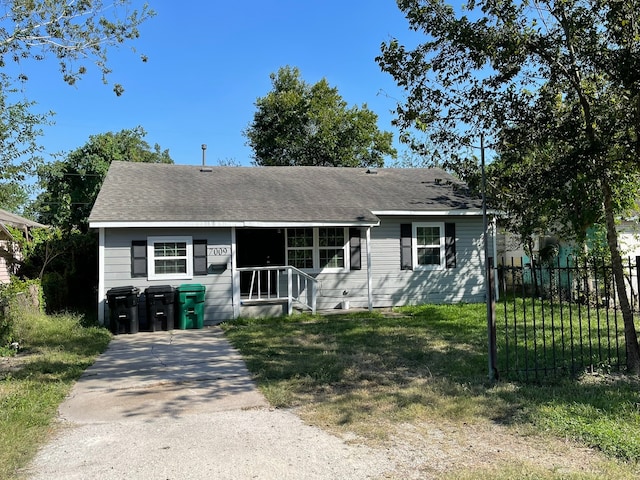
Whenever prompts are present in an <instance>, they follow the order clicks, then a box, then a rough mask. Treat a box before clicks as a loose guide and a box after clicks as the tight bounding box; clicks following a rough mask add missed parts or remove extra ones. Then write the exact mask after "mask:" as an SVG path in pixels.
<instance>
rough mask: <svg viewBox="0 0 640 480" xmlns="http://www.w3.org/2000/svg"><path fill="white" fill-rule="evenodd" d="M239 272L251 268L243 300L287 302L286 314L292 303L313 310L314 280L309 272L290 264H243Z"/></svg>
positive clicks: (255, 302)
mask: <svg viewBox="0 0 640 480" xmlns="http://www.w3.org/2000/svg"><path fill="white" fill-rule="evenodd" d="M238 271H239V272H240V274H241V275H242V272H251V286H250V287H249V297H248V298H245V300H244V303H252V304H259V303H278V302H282V303H284V302H285V301H286V303H287V312H288V315H291V314H292V313H293V305H294V304H297V305H299V306H301V307H302V308H305V309H308V310H311V312H312V313H316V301H317V291H318V288H317V285H318V281H317V280H316V279H315V278H313V277H312V276H311V275H308V274H306V273H304V272H303V271H301V270H298V269H297V268H295V267H292V266H290V265H287V266H280V267H243V268H238Z"/></svg>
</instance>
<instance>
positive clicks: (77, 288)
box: [18, 127, 173, 311]
mask: <svg viewBox="0 0 640 480" xmlns="http://www.w3.org/2000/svg"><path fill="white" fill-rule="evenodd" d="M145 135H146V132H145V131H144V129H143V128H142V127H136V128H134V129H130V130H127V129H125V130H121V131H120V132H117V133H112V132H108V133H103V134H99V135H92V136H90V137H89V140H88V141H87V143H86V144H85V145H84V146H82V147H79V148H77V149H76V150H74V151H72V152H71V153H69V154H67V155H66V157H65V158H64V159H62V160H57V161H55V162H53V163H50V164H47V165H43V166H42V167H40V169H39V170H38V176H39V184H40V187H41V188H42V189H43V191H42V192H41V193H40V195H38V198H37V199H36V201H35V202H34V204H33V205H32V206H31V210H32V211H33V212H34V213H35V215H36V217H37V218H38V219H39V221H41V222H42V223H44V224H47V225H50V226H52V228H50V229H46V231H45V232H40V236H39V237H38V238H37V240H38V241H36V242H33V244H32V246H31V248H28V249H25V252H26V253H27V255H25V259H24V262H23V265H22V268H21V269H20V270H19V272H18V273H19V275H21V276H25V277H28V278H33V277H34V276H38V277H40V278H41V279H42V287H43V291H44V294H45V298H46V299H47V308H48V309H49V310H59V309H80V310H83V311H93V310H95V288H97V278H98V270H97V269H98V261H97V256H96V255H97V251H98V245H97V238H96V235H95V233H94V232H91V231H89V225H88V217H89V213H90V212H91V208H92V206H93V203H94V201H95V199H96V197H97V195H98V192H99V190H100V187H101V186H102V182H103V180H104V176H105V175H106V174H107V170H108V169H109V165H111V162H112V161H114V160H119V161H131V162H150V163H173V160H172V159H171V157H170V156H169V151H168V150H162V149H161V148H160V146H159V145H157V144H156V145H154V146H153V148H152V147H151V146H150V145H149V144H148V143H147V142H146V141H145V140H144V137H145Z"/></svg>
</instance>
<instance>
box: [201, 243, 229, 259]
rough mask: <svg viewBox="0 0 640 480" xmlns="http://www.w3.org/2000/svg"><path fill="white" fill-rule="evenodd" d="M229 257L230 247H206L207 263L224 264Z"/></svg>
mask: <svg viewBox="0 0 640 480" xmlns="http://www.w3.org/2000/svg"><path fill="white" fill-rule="evenodd" d="M230 256H231V246H230V245H208V246H207V260H208V261H209V263H226V262H227V261H229V257H230Z"/></svg>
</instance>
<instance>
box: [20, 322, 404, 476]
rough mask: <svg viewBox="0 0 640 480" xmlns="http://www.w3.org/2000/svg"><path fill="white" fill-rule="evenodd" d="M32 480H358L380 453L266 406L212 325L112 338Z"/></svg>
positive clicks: (63, 411)
mask: <svg viewBox="0 0 640 480" xmlns="http://www.w3.org/2000/svg"><path fill="white" fill-rule="evenodd" d="M59 417H60V423H61V428H60V429H59V431H58V432H57V433H56V435H55V436H54V438H52V440H51V441H50V442H49V443H48V444H47V445H46V446H45V447H44V448H42V449H41V450H40V451H39V452H38V454H37V456H36V458H35V459H34V461H33V462H32V464H31V465H30V467H29V468H28V469H27V470H26V472H25V474H26V476H27V477H28V478H31V479H34V480H35V479H38V480H39V479H43V480H44V479H48V480H51V479H67V480H68V479H145V480H146V479H163V480H165V479H213V478H215V479H245V478H246V479H249V478H251V479H276V478H277V479H289V478H290V479H299V478H305V479H321V478H322V479H326V478H335V479H362V478H377V477H379V476H380V475H382V474H383V473H384V472H385V471H386V470H387V469H388V468H390V467H392V466H391V465H389V460H388V458H387V457H386V455H380V454H379V452H376V451H374V450H372V449H370V448H367V447H363V446H354V445H347V444H346V443H345V442H343V441H342V440H341V439H340V438H337V437H335V436H332V435H329V434H327V433H326V432H324V431H322V430H320V429H318V428H315V427H311V426H308V425H305V424H304V423H303V422H302V421H301V420H300V419H299V418H298V417H297V416H296V415H295V414H293V413H292V412H288V411H283V410H275V409H272V408H270V407H269V405H268V403H267V401H266V400H265V398H264V397H263V396H262V395H261V394H260V393H259V392H258V391H257V389H256V387H255V385H254V383H253V382H252V380H251V376H250V374H249V372H248V371H247V369H246V367H245V364H244V362H243V360H242V358H241V357H240V356H239V354H238V353H237V352H236V351H235V350H234V349H233V348H232V347H231V346H230V344H229V343H228V342H227V341H226V339H225V338H224V335H223V334H222V331H221V330H220V329H219V328H218V327H213V328H205V329H202V330H174V331H171V332H155V333H139V334H135V335H119V336H116V337H115V338H114V339H113V340H112V342H111V344H110V345H109V348H108V349H107V351H106V352H105V353H104V354H102V355H101V356H100V357H99V358H98V359H97V361H96V363H95V364H94V365H93V366H91V367H90V368H89V369H87V370H86V372H85V373H84V374H83V376H82V377H81V378H80V380H79V381H78V382H77V383H76V385H75V386H74V388H73V389H72V391H71V393H70V395H69V397H68V398H67V399H66V400H65V401H64V402H63V403H62V405H61V406H60V409H59Z"/></svg>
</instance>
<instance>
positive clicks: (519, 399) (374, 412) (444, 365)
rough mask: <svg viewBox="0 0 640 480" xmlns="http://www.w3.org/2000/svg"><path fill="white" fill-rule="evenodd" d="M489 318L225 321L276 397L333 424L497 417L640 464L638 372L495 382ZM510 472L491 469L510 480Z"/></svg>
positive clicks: (371, 434)
mask: <svg viewBox="0 0 640 480" xmlns="http://www.w3.org/2000/svg"><path fill="white" fill-rule="evenodd" d="M485 315H486V307H485V306H484V305H454V306H452V305H449V306H444V305H443V306H435V305H428V306H420V307H407V308H403V309H400V310H398V311H397V312H395V313H394V315H391V316H383V315H381V314H369V313H365V314H358V315H335V316H324V317H323V316H294V317H290V318H280V319H257V320H248V319H243V320H239V321H236V322H230V323H227V324H224V325H223V328H224V329H225V332H226V335H227V338H229V340H230V341H231V342H232V343H233V344H234V345H235V346H236V348H238V349H239V350H240V351H241V352H242V354H243V356H244V358H245V361H246V362H247V365H248V367H249V369H250V370H251V371H252V372H253V374H254V375H255V378H256V381H257V382H258V384H259V386H260V388H261V390H262V391H263V393H264V394H265V396H266V397H267V399H268V400H269V401H270V402H271V403H272V404H273V405H274V406H276V407H287V408H288V407H293V408H297V409H298V412H299V413H300V415H301V416H302V417H303V418H304V419H305V420H307V421H309V422H311V423H314V424H316V425H319V426H322V427H323V428H327V429H329V430H333V431H336V432H347V431H349V432H354V433H356V434H358V435H360V436H362V437H364V438H365V439H367V441H370V442H373V443H384V442H385V441H387V440H388V439H389V433H388V432H393V431H394V429H393V427H394V426H395V427H398V426H401V425H402V424H403V423H407V422H409V423H415V424H419V423H421V422H439V421H443V420H446V422H454V423H457V424H463V423H465V422H489V423H494V422H497V423H499V424H501V425H505V426H507V427H513V428H514V429H515V430H517V431H520V432H526V433H529V432H530V433H531V434H536V435H543V436H544V435H550V436H553V437H557V438H560V439H570V440H574V441H576V442H579V443H580V444H583V445H585V446H588V447H592V448H594V449H596V450H599V451H601V452H604V454H605V455H606V456H608V458H610V459H612V461H614V462H622V464H623V465H626V466H625V467H624V468H628V469H629V471H632V472H636V469H637V468H638V463H637V462H638V460H639V459H640V403H639V402H640V397H639V393H638V392H639V389H640V382H639V381H638V379H637V378H628V377H621V376H618V377H613V376H605V375H600V376H585V377H583V378H565V379H558V378H554V379H552V380H548V381H544V380H539V381H537V382H535V383H531V382H518V381H510V382H509V381H500V382H497V383H491V382H489V380H488V373H487V371H488V362H487V346H486V345H487V330H486V317H485ZM636 473H637V472H636ZM502 474H504V475H505V476H504V477H501V476H500V475H502ZM502 474H500V473H496V472H493V473H492V474H491V475H495V476H496V478H509V472H507V471H504V472H502ZM632 477H633V475H631V477H630V478H632ZM470 478H471V477H470ZM486 478H490V477H486ZM522 478H556V477H553V476H551V477H548V476H537V473H536V474H532V476H529V477H527V476H522ZM557 478H561V477H557ZM563 478H569V477H563ZM572 478H573V477H572ZM575 478H589V477H588V475H587V476H585V477H575Z"/></svg>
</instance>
